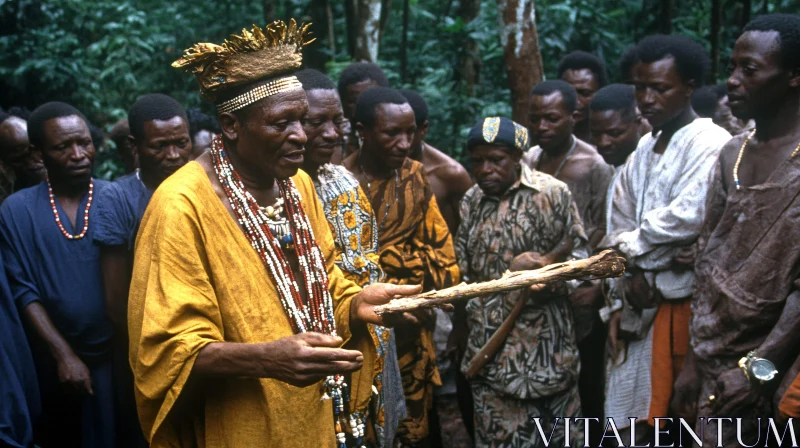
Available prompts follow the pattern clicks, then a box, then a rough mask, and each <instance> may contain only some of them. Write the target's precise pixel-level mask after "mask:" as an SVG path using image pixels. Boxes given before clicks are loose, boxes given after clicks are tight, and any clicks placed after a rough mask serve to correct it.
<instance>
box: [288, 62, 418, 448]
mask: <svg viewBox="0 0 800 448" xmlns="http://www.w3.org/2000/svg"><path fill="white" fill-rule="evenodd" d="M297 79H298V80H300V83H301V84H303V90H305V92H306V97H307V98H308V113H307V114H306V117H305V120H304V122H303V130H304V131H305V133H306V136H307V138H308V142H307V143H306V145H305V149H306V153H305V155H304V156H303V170H304V171H305V172H306V173H307V174H308V175H309V176H310V177H311V179H312V180H313V181H314V188H315V189H316V190H317V195H318V196H319V199H320V203H321V204H322V207H323V209H324V210H325V217H326V218H327V219H328V225H329V226H330V228H331V233H332V235H333V241H334V244H335V245H336V253H337V256H336V265H337V266H339V269H341V270H342V274H344V276H345V277H347V278H348V279H350V280H352V281H354V282H355V283H357V284H358V285H359V286H362V287H364V286H367V285H369V284H372V283H376V282H379V281H381V280H382V279H383V271H382V270H381V268H380V266H379V264H378V229H377V227H378V224H377V221H376V220H375V215H374V214H373V213H372V205H371V204H370V203H369V197H367V195H366V194H365V193H364V190H362V189H361V186H360V185H359V184H358V180H357V179H356V178H355V177H354V176H353V175H352V174H351V173H350V172H349V171H347V168H345V167H343V166H341V165H334V164H332V163H331V158H332V157H333V155H334V154H335V153H336V151H337V149H338V148H341V145H342V140H343V138H344V131H343V130H342V127H341V124H342V122H343V121H344V120H345V118H344V115H343V113H342V103H341V101H339V94H338V93H337V92H336V86H335V85H334V83H333V81H331V79H330V78H328V77H327V76H325V74H323V73H322V72H319V71H317V70H313V69H306V70H300V71H299V72H297ZM367 329H368V330H369V332H370V336H372V338H371V339H369V340H368V339H367V338H363V339H361V340H360V341H361V342H362V343H366V344H373V345H374V353H375V355H376V356H375V357H374V358H373V359H366V358H365V360H364V362H365V363H369V364H374V366H375V368H374V371H372V375H373V376H374V378H375V379H374V380H373V386H374V387H375V390H376V391H377V393H376V394H375V395H374V396H373V397H372V399H371V400H369V401H366V402H364V403H362V406H363V407H362V408H359V409H355V412H357V413H358V415H359V417H358V418H361V419H363V421H364V423H365V424H366V425H367V427H368V428H369V431H368V432H367V434H366V437H365V442H367V443H368V444H373V445H375V446H377V447H378V448H383V447H391V444H392V440H393V439H394V435H395V433H396V432H397V426H398V425H399V423H400V419H402V418H403V417H404V416H405V414H406V401H405V397H404V396H403V385H402V382H401V379H400V368H399V367H398V365H397V342H396V340H395V335H394V331H393V330H392V329H390V328H386V327H383V326H380V325H371V324H368V325H367ZM352 348H353V349H355V350H359V351H361V352H362V353H363V354H364V355H365V356H368V355H370V354H372V353H373V350H365V349H363V348H360V347H352ZM369 372H370V371H369V370H367V369H365V370H364V371H362V372H356V373H353V377H355V376H356V375H367V374H369Z"/></svg>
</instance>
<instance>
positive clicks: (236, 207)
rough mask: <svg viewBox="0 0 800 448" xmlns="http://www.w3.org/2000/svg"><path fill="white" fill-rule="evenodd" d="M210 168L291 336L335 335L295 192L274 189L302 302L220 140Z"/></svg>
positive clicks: (320, 263)
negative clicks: (265, 274) (286, 223)
mask: <svg viewBox="0 0 800 448" xmlns="http://www.w3.org/2000/svg"><path fill="white" fill-rule="evenodd" d="M211 157H212V160H213V163H214V170H215V171H216V173H217V176H218V178H219V181H220V184H221V185H222V188H223V190H224V191H225V195H226V196H227V197H228V201H229V202H230V204H231V208H232V209H233V212H234V215H235V216H236V218H237V220H238V221H239V223H240V224H241V225H242V227H243V228H244V230H245V235H246V236H247V239H248V240H249V241H250V245H251V246H252V247H253V248H254V249H255V250H256V252H258V255H259V257H260V258H261V261H262V262H263V263H264V265H265V267H266V268H267V270H268V271H269V273H270V274H271V276H272V278H273V280H275V283H276V286H277V287H278V293H279V296H280V300H281V303H282V304H283V307H284V310H285V311H286V313H287V315H288V316H289V320H290V321H291V323H292V327H293V329H294V331H295V333H302V332H306V331H316V332H320V333H325V334H334V335H335V334H336V324H335V322H334V318H333V300H332V299H331V295H330V291H329V290H328V273H327V270H326V267H325V261H324V258H323V257H322V251H321V250H320V248H319V246H318V245H317V242H316V239H315V238H314V235H313V233H312V231H311V223H310V222H309V221H308V217H307V216H306V214H305V211H304V210H303V206H302V204H301V201H300V193H299V192H298V191H297V188H296V187H295V185H294V182H292V180H291V179H286V180H279V181H278V187H279V189H280V192H281V197H282V198H283V202H284V208H285V210H286V214H287V218H288V221H289V224H290V228H291V233H292V234H293V236H292V239H293V241H294V250H295V252H296V254H297V258H298V261H299V263H300V271H301V273H302V277H303V279H302V280H304V281H305V287H306V288H305V289H306V291H307V292H308V300H307V303H306V302H304V301H303V299H302V297H301V296H300V290H299V287H298V285H297V279H296V278H295V276H294V273H293V272H292V269H291V266H290V265H289V262H288V261H287V259H286V256H285V255H284V253H283V250H282V249H281V245H280V241H279V239H278V238H277V237H276V236H275V234H274V232H273V231H272V230H271V229H270V226H269V223H270V222H271V221H270V219H269V218H268V216H267V214H266V212H265V211H264V209H263V208H262V207H260V206H259V205H258V202H256V200H255V198H254V197H253V196H252V195H251V194H250V193H249V192H248V191H247V189H246V187H245V186H244V183H243V182H242V179H241V177H240V176H239V174H238V173H237V172H236V170H235V169H234V167H233V165H232V164H231V163H230V159H229V158H228V156H227V154H226V153H225V149H224V147H223V143H222V139H221V138H220V137H219V136H217V137H216V138H215V139H214V141H213V142H212V146H211Z"/></svg>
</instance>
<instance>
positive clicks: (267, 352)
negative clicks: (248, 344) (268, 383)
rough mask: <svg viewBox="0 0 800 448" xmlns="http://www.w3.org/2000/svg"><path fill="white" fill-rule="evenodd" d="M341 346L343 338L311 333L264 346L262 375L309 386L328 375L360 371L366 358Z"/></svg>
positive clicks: (300, 385)
mask: <svg viewBox="0 0 800 448" xmlns="http://www.w3.org/2000/svg"><path fill="white" fill-rule="evenodd" d="M341 345H342V338H339V337H334V336H329V335H326V334H321V333H311V332H309V333H300V334H296V335H293V336H289V337H285V338H281V339H278V340H277V341H273V342H268V343H266V344H261V346H262V351H261V353H262V357H261V360H260V361H261V363H262V365H263V369H264V371H265V374H263V375H260V376H262V377H268V378H275V379H277V380H280V381H283V382H285V383H289V384H291V385H292V386H297V387H306V386H309V385H311V384H314V383H316V382H318V381H320V380H322V379H323V378H325V377H326V376H328V375H333V374H335V373H344V372H352V371H355V370H358V369H360V368H361V366H362V365H363V364H364V355H362V354H361V352H359V351H356V350H345V349H342V348H339V347H340V346H341Z"/></svg>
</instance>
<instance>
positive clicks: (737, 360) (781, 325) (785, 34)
mask: <svg viewBox="0 0 800 448" xmlns="http://www.w3.org/2000/svg"><path fill="white" fill-rule="evenodd" d="M798 36H800V16H797V15H794V14H771V15H765V16H761V17H757V18H755V19H753V20H752V21H751V22H750V23H748V24H747V25H746V26H745V27H744V32H743V33H742V35H741V37H739V39H738V40H737V41H736V44H735V46H734V49H733V54H732V56H731V68H732V70H731V75H730V78H729V79H728V95H729V98H730V106H731V111H732V112H733V114H734V115H735V116H736V117H737V118H741V119H744V120H749V119H753V120H754V121H755V123H756V130H754V131H752V132H748V133H745V134H741V135H739V136H737V137H735V138H733V139H732V140H731V141H730V142H728V144H727V145H725V146H724V147H723V148H722V152H721V154H720V157H719V163H718V165H717V170H716V175H715V179H714V182H713V184H712V187H711V188H710V193H709V195H710V198H709V200H708V204H709V205H708V212H707V215H706V221H705V225H704V228H703V231H702V233H701V235H700V243H699V252H698V258H697V263H696V265H695V276H696V280H695V290H694V298H693V300H692V319H691V326H690V336H691V338H690V341H691V349H690V350H689V351H688V353H687V357H686V361H685V364H684V368H683V371H682V372H681V375H680V376H679V377H678V379H677V381H676V383H675V396H674V399H673V401H672V405H673V409H674V410H675V411H676V412H677V413H678V415H679V416H681V417H689V418H691V417H694V416H699V417H722V416H724V417H732V418H741V422H742V424H741V431H740V432H737V429H736V427H737V426H739V425H724V424H723V425H722V428H716V427H715V426H714V425H712V424H709V425H706V427H705V428H704V434H705V436H704V440H703V442H704V445H705V444H707V443H708V442H710V441H711V440H715V439H716V437H717V436H716V435H717V431H718V430H719V431H720V434H722V437H723V439H721V440H725V441H726V443H725V444H724V445H725V446H734V442H735V441H736V440H737V439H736V434H737V433H741V434H746V435H752V434H755V433H756V432H757V431H759V432H760V431H761V430H764V431H763V432H764V433H766V431H767V427H766V423H767V422H766V421H765V420H766V419H765V418H763V417H770V416H773V415H774V414H773V412H774V411H775V409H774V407H773V403H772V398H773V397H772V393H773V391H775V386H776V385H777V384H778V383H780V381H781V375H783V374H785V373H786V372H787V369H788V367H789V366H790V365H792V363H793V362H795V359H796V357H797V354H798V345H797V335H798V333H800V291H799V290H798V284H799V283H798V268H797V266H798V261H799V260H800V244H798V242H797V239H796V238H793V237H791V236H790V235H794V234H796V227H797V224H796V223H797V214H798V212H800V200H799V199H798V192H800V181H798V179H800V157H797V153H798V152H800V150H798V148H800V57H798V55H799V54H800V53H798V50H800V39H799V38H798ZM759 359H760V360H759ZM741 360H744V363H742V361H741ZM754 360H757V361H755V362H753V363H752V364H751V366H750V367H748V361H751V362H752V361H754ZM742 364H744V366H742ZM770 364H771V366H770ZM755 366H759V368H758V369H757V370H754V369H753V368H752V367H755ZM773 368H777V372H776V375H770V374H769V372H770V371H771V370H772V369H773ZM795 375H796V372H795ZM788 376H789V378H787V379H789V380H791V379H794V376H791V375H788ZM790 390H791V388H790ZM781 410H782V411H783V413H784V414H786V415H789V416H792V417H800V407H798V406H797V401H795V400H791V399H784V403H782V404H781ZM758 417H762V418H761V419H758ZM720 424H722V423H720ZM759 425H760V426H761V428H760V429H759ZM781 428H782V426H781ZM751 438H752V436H751ZM720 446H722V445H720Z"/></svg>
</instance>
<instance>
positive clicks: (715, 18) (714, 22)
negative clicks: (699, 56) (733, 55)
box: [710, 0, 722, 84]
mask: <svg viewBox="0 0 800 448" xmlns="http://www.w3.org/2000/svg"><path fill="white" fill-rule="evenodd" d="M721 34H722V0H711V39H710V41H711V81H712V82H713V83H714V84H716V83H717V77H719V52H720V39H721V37H722V35H721Z"/></svg>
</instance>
